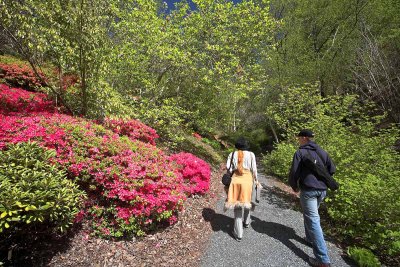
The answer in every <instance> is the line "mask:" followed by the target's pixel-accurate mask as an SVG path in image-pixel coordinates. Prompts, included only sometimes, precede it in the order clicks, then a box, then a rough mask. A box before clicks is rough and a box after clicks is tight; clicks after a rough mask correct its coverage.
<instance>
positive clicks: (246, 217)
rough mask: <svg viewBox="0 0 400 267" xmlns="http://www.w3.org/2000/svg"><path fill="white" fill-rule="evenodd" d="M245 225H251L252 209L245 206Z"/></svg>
mask: <svg viewBox="0 0 400 267" xmlns="http://www.w3.org/2000/svg"><path fill="white" fill-rule="evenodd" d="M243 225H244V226H245V227H246V228H247V227H249V225H250V209H247V208H244V212H243Z"/></svg>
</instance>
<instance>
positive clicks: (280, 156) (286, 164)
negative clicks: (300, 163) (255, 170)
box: [262, 144, 297, 179]
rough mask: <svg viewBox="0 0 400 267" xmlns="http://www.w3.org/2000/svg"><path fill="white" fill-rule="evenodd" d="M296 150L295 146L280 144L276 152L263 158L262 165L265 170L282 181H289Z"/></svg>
mask: <svg viewBox="0 0 400 267" xmlns="http://www.w3.org/2000/svg"><path fill="white" fill-rule="evenodd" d="M296 149H297V147H296V146H295V145H293V144H285V145H280V144H278V145H277V146H276V149H275V150H273V151H272V152H271V153H270V154H267V155H265V156H264V157H263V159H262V164H263V165H264V166H265V170H266V171H267V172H269V173H270V174H272V175H275V176H277V177H279V178H281V179H287V177H288V174H289V170H290V164H291V162H292V157H293V154H294V152H295V151H296Z"/></svg>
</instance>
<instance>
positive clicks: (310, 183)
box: [289, 141, 336, 190]
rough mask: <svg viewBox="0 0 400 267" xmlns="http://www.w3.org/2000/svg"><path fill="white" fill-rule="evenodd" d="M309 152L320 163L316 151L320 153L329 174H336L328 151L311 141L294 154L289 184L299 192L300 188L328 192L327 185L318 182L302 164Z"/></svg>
mask: <svg viewBox="0 0 400 267" xmlns="http://www.w3.org/2000/svg"><path fill="white" fill-rule="evenodd" d="M307 150H308V151H310V154H311V156H312V157H313V158H314V159H316V160H318V161H319V160H320V157H319V156H318V155H317V153H316V151H318V153H319V154H320V155H321V158H322V159H321V160H322V162H323V164H324V165H325V166H326V168H327V170H328V172H329V173H330V174H331V175H333V174H334V173H335V170H336V168H335V165H334V164H333V162H332V160H331V158H330V157H329V155H328V153H326V151H325V150H323V149H322V148H321V147H320V146H319V145H317V144H316V143H314V142H312V141H310V142H308V143H307V144H305V145H302V146H300V147H299V149H298V150H297V151H296V153H294V156H293V162H292V168H291V170H290V175H289V184H290V186H291V187H292V189H293V190H297V189H298V188H299V187H300V189H302V190H313V189H317V190H326V189H327V186H326V184H325V183H324V182H322V181H320V180H318V179H317V178H316V177H315V176H314V175H313V174H312V173H311V171H310V170H309V169H308V168H307V167H305V166H304V164H303V163H302V162H301V158H302V157H303V155H305V154H306V153H308V152H307Z"/></svg>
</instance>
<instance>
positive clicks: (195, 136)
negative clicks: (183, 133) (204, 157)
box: [192, 133, 202, 141]
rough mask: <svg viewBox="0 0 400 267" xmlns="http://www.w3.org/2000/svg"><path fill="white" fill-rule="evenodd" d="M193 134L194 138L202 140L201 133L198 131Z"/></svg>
mask: <svg viewBox="0 0 400 267" xmlns="http://www.w3.org/2000/svg"><path fill="white" fill-rule="evenodd" d="M192 135H193V137H194V138H196V139H197V140H200V141H201V139H202V137H201V135H200V134H198V133H192Z"/></svg>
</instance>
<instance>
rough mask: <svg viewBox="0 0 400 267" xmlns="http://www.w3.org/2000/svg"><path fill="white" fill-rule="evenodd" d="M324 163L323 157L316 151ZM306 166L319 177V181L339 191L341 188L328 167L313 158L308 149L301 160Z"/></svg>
mask: <svg viewBox="0 0 400 267" xmlns="http://www.w3.org/2000/svg"><path fill="white" fill-rule="evenodd" d="M315 152H316V153H317V155H318V157H319V159H320V161H321V162H322V156H321V155H320V154H319V153H318V151H315ZM301 160H302V162H303V163H304V165H305V166H306V167H307V168H308V169H309V170H310V171H311V172H312V173H313V174H314V175H315V177H317V179H318V180H320V181H322V182H324V183H325V184H326V186H327V187H328V188H329V189H331V190H333V191H334V190H337V189H338V188H339V184H338V182H336V180H335V179H334V178H333V177H332V175H330V173H329V172H328V170H327V168H326V166H325V165H324V164H323V163H321V162H320V161H318V160H316V159H314V158H313V156H312V155H311V153H310V151H309V150H308V149H307V153H306V154H304V155H303V156H302V158H301Z"/></svg>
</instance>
